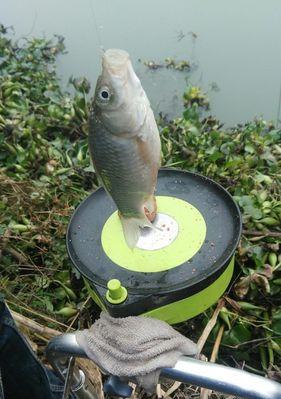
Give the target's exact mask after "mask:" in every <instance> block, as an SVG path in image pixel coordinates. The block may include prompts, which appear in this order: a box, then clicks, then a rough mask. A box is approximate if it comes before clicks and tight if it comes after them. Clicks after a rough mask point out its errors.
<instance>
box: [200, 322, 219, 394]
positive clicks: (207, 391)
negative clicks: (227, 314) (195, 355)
mask: <svg viewBox="0 0 281 399" xmlns="http://www.w3.org/2000/svg"><path fill="white" fill-rule="evenodd" d="M223 333H224V325H222V326H221V327H220V329H219V332H218V335H217V338H216V341H215V343H214V346H213V350H212V354H211V359H210V362H211V363H215V361H216V360H217V356H218V352H219V347H220V344H221V340H222V336H223ZM211 393H212V390H211V389H207V388H201V392H200V399H208V398H209V396H210V395H211Z"/></svg>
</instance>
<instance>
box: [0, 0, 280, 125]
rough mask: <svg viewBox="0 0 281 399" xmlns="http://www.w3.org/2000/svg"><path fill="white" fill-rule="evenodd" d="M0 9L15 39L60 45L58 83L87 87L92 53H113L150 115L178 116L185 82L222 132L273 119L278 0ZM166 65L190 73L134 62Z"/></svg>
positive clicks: (92, 75) (120, 0) (71, 0)
mask: <svg viewBox="0 0 281 399" xmlns="http://www.w3.org/2000/svg"><path fill="white" fill-rule="evenodd" d="M0 7H1V10H0V11H1V22H2V23H4V24H5V25H13V26H14V28H15V31H16V36H17V37H20V36H23V35H24V36H42V35H45V36H46V37H49V36H50V35H53V34H55V33H56V34H60V35H63V36H64V37H65V39H66V40H65V43H66V47H67V50H68V54H67V55H64V56H63V57H61V58H60V59H59V63H58V68H59V73H60V76H61V77H62V80H63V82H64V83H66V82H67V80H68V78H69V76H71V75H73V76H86V77H87V78H88V79H89V80H90V81H91V82H92V83H93V85H94V83H95V81H96V78H97V75H98V73H99V69H100V46H101V45H102V46H103V47H104V48H110V47H118V48H123V49H126V50H127V51H128V52H129V53H130V54H131V56H132V59H133V63H134V66H135V69H136V70H137V72H138V75H139V77H140V78H141V81H142V83H143V86H144V88H145V90H146V91H147V94H148V96H149V98H150V100H151V103H152V106H153V109H154V111H156V112H158V111H163V112H165V113H168V114H169V115H170V116H173V115H178V114H179V113H180V111H181V96H182V92H183V90H184V88H185V86H186V80H188V81H189V82H191V83H192V84H196V85H200V86H201V87H202V88H203V89H204V90H207V91H208V92H209V95H210V98H211V106H212V113H213V114H215V115H216V116H217V117H219V118H220V119H221V120H222V121H224V122H225V123H226V124H227V125H232V124H235V123H238V122H244V121H246V120H249V119H252V118H254V117H255V116H258V117H259V116H262V117H264V118H266V119H272V120H276V118H277V115H278V109H279V108H280V104H279V96H280V85H281V40H280V37H281V23H280V21H281V2H280V1H279V0H267V1H265V0H260V1H256V0H236V1H225V0H212V1H209V0H176V1H172V0H153V1H149V0H142V1H136V0H103V1H98V0H81V1H77V0H59V1H57V0H44V1H43V0H25V1H21V0H9V1H4V0H1V2H0ZM166 57H174V58H176V59H178V60H180V59H186V60H189V61H190V62H191V63H192V64H193V65H196V70H194V71H193V72H192V73H180V72H171V71H168V70H160V71H150V70H147V69H146V68H145V67H144V66H143V65H142V63H140V62H139V61H138V59H142V60H151V59H153V60H155V61H161V60H163V59H164V58H166ZM214 83H215V85H216V86H217V87H218V88H219V91H214V90H212V87H213V86H214Z"/></svg>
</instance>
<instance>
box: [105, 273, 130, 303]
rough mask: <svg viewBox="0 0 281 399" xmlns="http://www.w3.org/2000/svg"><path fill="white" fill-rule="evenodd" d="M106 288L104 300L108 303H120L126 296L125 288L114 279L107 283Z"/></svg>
mask: <svg viewBox="0 0 281 399" xmlns="http://www.w3.org/2000/svg"><path fill="white" fill-rule="evenodd" d="M107 288H108V291H107V292H106V299H107V300H108V302H110V303H114V304H118V303H122V302H124V301H125V299H126V298H127V296H128V293H127V290H126V288H125V287H122V285H121V282H120V281H119V280H117V279H116V278H114V279H112V280H109V281H108V283H107Z"/></svg>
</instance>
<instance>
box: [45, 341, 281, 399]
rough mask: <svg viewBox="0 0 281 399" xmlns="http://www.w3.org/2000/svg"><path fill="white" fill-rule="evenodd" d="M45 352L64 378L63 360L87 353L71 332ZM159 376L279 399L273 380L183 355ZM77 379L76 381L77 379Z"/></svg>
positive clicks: (249, 397)
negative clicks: (173, 365)
mask: <svg viewBox="0 0 281 399" xmlns="http://www.w3.org/2000/svg"><path fill="white" fill-rule="evenodd" d="M46 354H47V358H48V360H49V362H50V364H51V365H52V367H53V368H54V370H55V371H57V372H58V374H59V375H60V376H62V377H63V378H64V375H63V374H64V373H63V372H62V369H61V364H62V363H61V361H62V360H63V359H65V358H68V359H69V358H71V357H84V358H87V355H86V353H85V352H84V351H83V349H82V348H81V347H80V346H79V345H78V344H77V341H76V338H75V335H74V334H63V335H61V336H58V337H55V338H53V339H52V340H51V341H50V343H49V344H48V346H47V350H46ZM161 376H163V377H167V378H171V379H173V380H175V381H181V382H184V383H188V384H193V385H197V386H200V387H204V388H208V389H212V390H215V391H218V392H222V393H227V394H232V395H236V396H239V397H242V398H246V399H281V384H279V383H277V382H275V381H272V380H269V379H267V378H264V377H260V376H257V375H255V374H251V373H248V372H247V371H244V370H239V369H235V368H233V367H227V366H223V365H220V364H216V363H209V362H204V361H201V360H197V359H193V358H190V357H186V356H182V357H180V359H179V360H178V361H177V363H176V365H175V367H173V368H164V369H162V371H161ZM76 382H77V383H78V384H79V381H76ZM81 397H89V396H81Z"/></svg>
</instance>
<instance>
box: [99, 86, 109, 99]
mask: <svg viewBox="0 0 281 399" xmlns="http://www.w3.org/2000/svg"><path fill="white" fill-rule="evenodd" d="M109 98H110V92H109V90H108V88H107V87H103V88H102V89H101V90H100V92H99V99H100V100H101V101H108V100H109Z"/></svg>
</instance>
